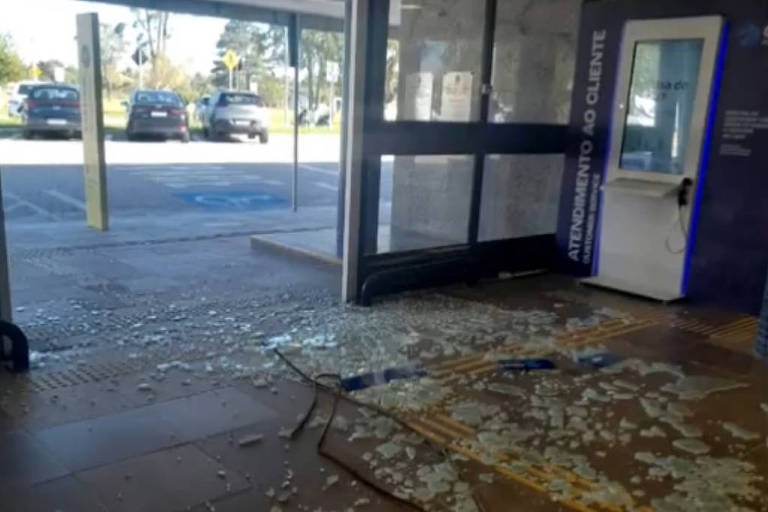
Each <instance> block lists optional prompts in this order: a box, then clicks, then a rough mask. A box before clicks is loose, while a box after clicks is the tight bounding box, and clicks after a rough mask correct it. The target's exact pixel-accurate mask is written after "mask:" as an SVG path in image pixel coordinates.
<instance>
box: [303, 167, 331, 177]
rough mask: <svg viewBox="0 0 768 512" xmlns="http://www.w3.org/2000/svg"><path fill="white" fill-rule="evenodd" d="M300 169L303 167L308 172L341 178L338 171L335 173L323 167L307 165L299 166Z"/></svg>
mask: <svg viewBox="0 0 768 512" xmlns="http://www.w3.org/2000/svg"><path fill="white" fill-rule="evenodd" d="M299 167H301V168H302V169H306V170H308V171H312V172H317V173H320V174H325V175H328V176H336V177H338V176H339V171H338V169H337V170H335V171H334V170H331V169H323V168H322V167H317V166H314V165H307V164H299Z"/></svg>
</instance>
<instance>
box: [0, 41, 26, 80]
mask: <svg viewBox="0 0 768 512" xmlns="http://www.w3.org/2000/svg"><path fill="white" fill-rule="evenodd" d="M26 74H27V70H26V67H25V66H24V62H23V61H22V60H21V57H19V54H18V53H16V48H15V47H14V46H13V40H12V39H11V36H10V35H7V34H0V84H6V83H8V82H16V81H18V80H22V79H23V78H24V77H25V76H26Z"/></svg>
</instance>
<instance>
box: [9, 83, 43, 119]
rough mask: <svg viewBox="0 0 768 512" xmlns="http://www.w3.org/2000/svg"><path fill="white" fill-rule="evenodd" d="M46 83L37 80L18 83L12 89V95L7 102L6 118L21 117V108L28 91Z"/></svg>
mask: <svg viewBox="0 0 768 512" xmlns="http://www.w3.org/2000/svg"><path fill="white" fill-rule="evenodd" d="M45 83H46V82H40V81H38V80H27V81H25V82H19V83H18V84H16V86H15V87H14V88H13V93H11V97H10V99H9V100H8V117H18V116H20V115H21V107H22V106H24V100H26V99H27V95H28V94H29V91H30V89H32V87H34V86H36V85H43V84H45Z"/></svg>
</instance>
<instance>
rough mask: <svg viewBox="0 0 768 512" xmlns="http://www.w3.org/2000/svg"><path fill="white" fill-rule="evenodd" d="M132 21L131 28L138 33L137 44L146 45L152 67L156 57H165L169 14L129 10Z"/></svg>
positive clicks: (145, 10) (168, 33)
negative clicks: (131, 13)
mask: <svg viewBox="0 0 768 512" xmlns="http://www.w3.org/2000/svg"><path fill="white" fill-rule="evenodd" d="M131 12H133V16H134V21H133V28H134V29H136V30H137V31H138V32H139V35H138V40H137V43H139V46H141V45H146V47H147V48H148V49H149V60H150V62H152V64H153V65H154V62H155V59H156V58H157V56H158V55H165V50H166V48H167V46H168V39H170V37H171V33H170V32H169V31H168V20H169V19H170V17H171V14H170V13H169V12H165V11H153V10H151V9H136V8H134V9H131Z"/></svg>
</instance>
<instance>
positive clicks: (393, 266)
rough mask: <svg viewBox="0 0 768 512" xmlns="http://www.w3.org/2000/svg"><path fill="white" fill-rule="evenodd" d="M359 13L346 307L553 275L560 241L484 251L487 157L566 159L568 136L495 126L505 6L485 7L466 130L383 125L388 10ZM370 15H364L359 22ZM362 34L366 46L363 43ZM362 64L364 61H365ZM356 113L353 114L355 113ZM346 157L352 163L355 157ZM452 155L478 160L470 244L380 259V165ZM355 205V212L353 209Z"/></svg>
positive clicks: (557, 130)
mask: <svg viewBox="0 0 768 512" xmlns="http://www.w3.org/2000/svg"><path fill="white" fill-rule="evenodd" d="M349 1H352V2H353V4H354V5H355V6H356V7H355V8H356V9H357V10H358V11H357V12H356V13H353V15H352V16H350V19H351V22H352V23H353V24H356V25H357V27H356V29H357V32H358V38H357V40H356V41H354V40H353V44H357V45H361V43H364V46H365V48H358V51H355V50H353V53H354V54H355V55H356V57H355V58H354V60H355V62H354V63H353V65H354V66H355V67H356V70H355V72H362V73H364V76H365V80H364V82H365V83H364V84H363V85H360V84H359V83H358V87H357V89H354V87H355V85H354V77H352V76H350V77H349V80H350V83H349V88H350V90H352V93H351V94H352V95H353V97H352V98H351V100H350V104H349V113H350V116H351V117H350V119H352V118H354V117H355V116H357V120H356V124H355V122H350V123H349V124H348V126H349V127H350V129H351V130H352V133H354V135H355V137H356V139H355V141H350V144H351V145H352V146H357V145H359V148H353V150H352V153H354V151H355V150H357V151H359V152H360V154H359V155H358V157H357V161H355V158H352V159H351V160H350V161H348V162H347V168H346V174H347V176H346V180H347V183H348V185H349V186H350V187H352V186H353V185H352V184H354V183H357V182H358V181H359V185H358V188H359V190H357V189H356V190H352V191H351V193H348V194H347V209H348V210H349V212H348V214H349V215H351V216H353V217H356V218H353V219H352V221H351V222H348V223H347V227H348V228H351V230H354V232H352V231H350V232H349V233H346V235H345V255H344V258H345V265H344V287H343V292H344V299H345V300H348V301H349V300H356V301H357V302H359V303H362V304H368V303H370V299H371V297H372V296H374V295H377V294H381V293H388V292H394V291H399V290H404V289H410V288H419V287H424V286H433V285H436V284H441V283H447V282H453V281H468V282H474V281H476V280H478V279H480V278H482V277H485V276H489V275H495V274H497V273H498V272H499V271H501V270H509V271H527V270H531V269H544V268H550V267H551V265H552V261H553V256H554V247H555V245H554V243H555V241H554V233H553V234H551V235H549V234H548V235H540V236H533V237H526V238H517V239H508V240H499V241H492V242H479V241H478V231H479V222H480V209H481V200H482V189H483V174H484V170H485V161H486V156H487V155H489V154H506V155H510V154H563V153H565V145H566V134H567V127H566V126H565V125H558V124H534V123H507V124H497V123H490V122H489V121H488V111H489V102H490V95H491V92H492V85H491V76H492V72H493V48H494V43H495V29H496V12H497V2H498V0H484V5H485V22H484V31H483V45H482V67H481V98H480V117H479V119H478V121H474V122H467V123H448V122H419V121H385V120H384V116H383V113H384V83H385V74H386V49H387V40H388V33H389V4H390V2H389V0H349ZM362 11H364V13H363V12H362ZM360 32H363V33H364V37H362V36H360V35H359V33H360ZM362 59H364V60H362ZM355 111H356V112H355ZM352 153H348V155H352ZM429 154H434V155H438V154H439V155H446V154H462V155H471V156H473V157H474V168H473V177H472V185H471V190H469V191H468V193H469V194H470V195H471V198H470V212H469V227H468V233H467V241H466V243H463V244H457V245H452V246H446V247H436V248H429V249H419V250H413V251H407V252H394V253H386V254H376V252H377V251H376V243H377V234H378V223H379V199H380V198H379V192H380V190H379V187H380V185H379V184H380V175H381V156H382V155H429ZM350 205H351V206H352V207H350Z"/></svg>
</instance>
